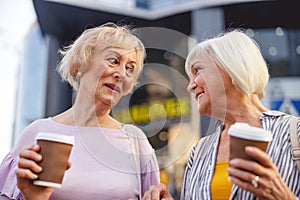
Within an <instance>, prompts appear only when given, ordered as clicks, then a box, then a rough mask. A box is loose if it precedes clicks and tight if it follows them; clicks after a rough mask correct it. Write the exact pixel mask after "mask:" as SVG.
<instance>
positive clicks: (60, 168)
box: [33, 132, 74, 188]
mask: <svg viewBox="0 0 300 200" xmlns="http://www.w3.org/2000/svg"><path fill="white" fill-rule="evenodd" d="M36 140H37V144H38V145H40V146H41V150H40V154H41V155H42V157H43V159H42V161H41V162H40V163H39V165H40V166H41V167H42V169H43V170H42V172H41V173H40V174H38V179H36V180H34V181H33V183H34V184H35V185H39V186H47V187H54V188H61V185H62V181H63V177H64V174H65V170H66V168H67V164H68V160H69V156H70V153H71V149H72V147H73V145H74V136H67V135H61V134H56V133H49V132H40V133H38V135H37V137H36Z"/></svg>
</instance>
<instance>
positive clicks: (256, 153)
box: [245, 146, 274, 168]
mask: <svg viewBox="0 0 300 200" xmlns="http://www.w3.org/2000/svg"><path fill="white" fill-rule="evenodd" d="M245 152H246V153H247V154H248V155H249V156H250V157H252V158H254V159H255V160H256V161H258V162H259V163H260V164H262V165H263V166H265V167H270V168H273V166H274V165H273V163H272V161H271V159H270V157H269V156H268V155H267V154H266V153H265V152H264V151H262V150H260V149H259V148H257V147H252V146H247V147H246V148H245Z"/></svg>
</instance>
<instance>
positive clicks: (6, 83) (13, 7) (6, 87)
mask: <svg viewBox="0 0 300 200" xmlns="http://www.w3.org/2000/svg"><path fill="white" fill-rule="evenodd" d="M35 21H36V16H35V12H34V9H33V5H32V0H0V63H1V73H0V91H1V98H0V162H1V161H2V160H3V158H4V157H5V155H6V154H7V153H8V152H9V150H10V149H11V143H12V133H13V120H14V116H15V113H14V112H15V111H14V110H15V98H16V95H17V75H18V66H19V62H20V57H21V55H22V44H23V39H24V37H25V35H26V33H27V32H28V31H29V29H30V27H31V25H32V24H33V23H34V22H35Z"/></svg>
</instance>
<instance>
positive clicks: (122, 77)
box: [80, 47, 140, 109]
mask: <svg viewBox="0 0 300 200" xmlns="http://www.w3.org/2000/svg"><path fill="white" fill-rule="evenodd" d="M136 60H137V53H136V51H135V50H125V49H121V48H113V47H109V48H105V49H101V48H96V49H95V51H94V53H93V56H92V59H91V60H90V62H89V64H88V69H87V71H85V72H84V73H83V75H82V78H81V80H80V89H83V91H84V93H85V95H86V97H87V96H89V97H90V98H94V100H95V105H96V109H97V107H98V106H108V107H109V108H111V107H113V106H114V105H116V104H117V103H118V101H119V100H120V98H121V97H122V96H123V95H125V94H127V93H129V92H130V91H131V89H132V87H133V86H134V84H135V83H136V80H137V77H138V74H139V71H140V67H139V66H137V63H136Z"/></svg>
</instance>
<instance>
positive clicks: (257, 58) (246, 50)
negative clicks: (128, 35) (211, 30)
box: [185, 29, 269, 99]
mask: <svg viewBox="0 0 300 200" xmlns="http://www.w3.org/2000/svg"><path fill="white" fill-rule="evenodd" d="M201 57H206V58H208V59H210V60H212V61H214V62H216V64H217V65H218V66H219V67H220V68H222V69H223V70H224V71H225V72H226V73H228V75H229V76H230V78H231V80H232V83H233V84H234V85H235V86H236V87H237V88H238V89H240V90H241V92H243V93H245V94H247V95H248V96H249V97H250V96H251V94H257V95H258V97H259V98H260V99H261V98H263V96H264V94H265V92H264V89H265V87H266V85H267V83H268V81H269V73H268V67H267V64H266V62H265V60H264V58H263V56H262V54H261V52H260V48H259V46H258V44H257V43H256V42H255V41H254V40H253V39H251V38H250V37H248V36H247V35H246V34H245V33H243V32H242V31H241V30H238V29H236V30H233V31H230V32H227V33H225V34H223V35H219V36H218V37H215V38H212V39H208V40H206V41H203V42H200V43H199V44H198V45H196V46H195V47H194V48H193V49H192V51H191V52H190V53H189V55H188V57H187V59H186V64H185V68H186V71H187V73H189V71H190V67H191V66H190V63H191V62H192V61H193V60H197V58H201Z"/></svg>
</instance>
